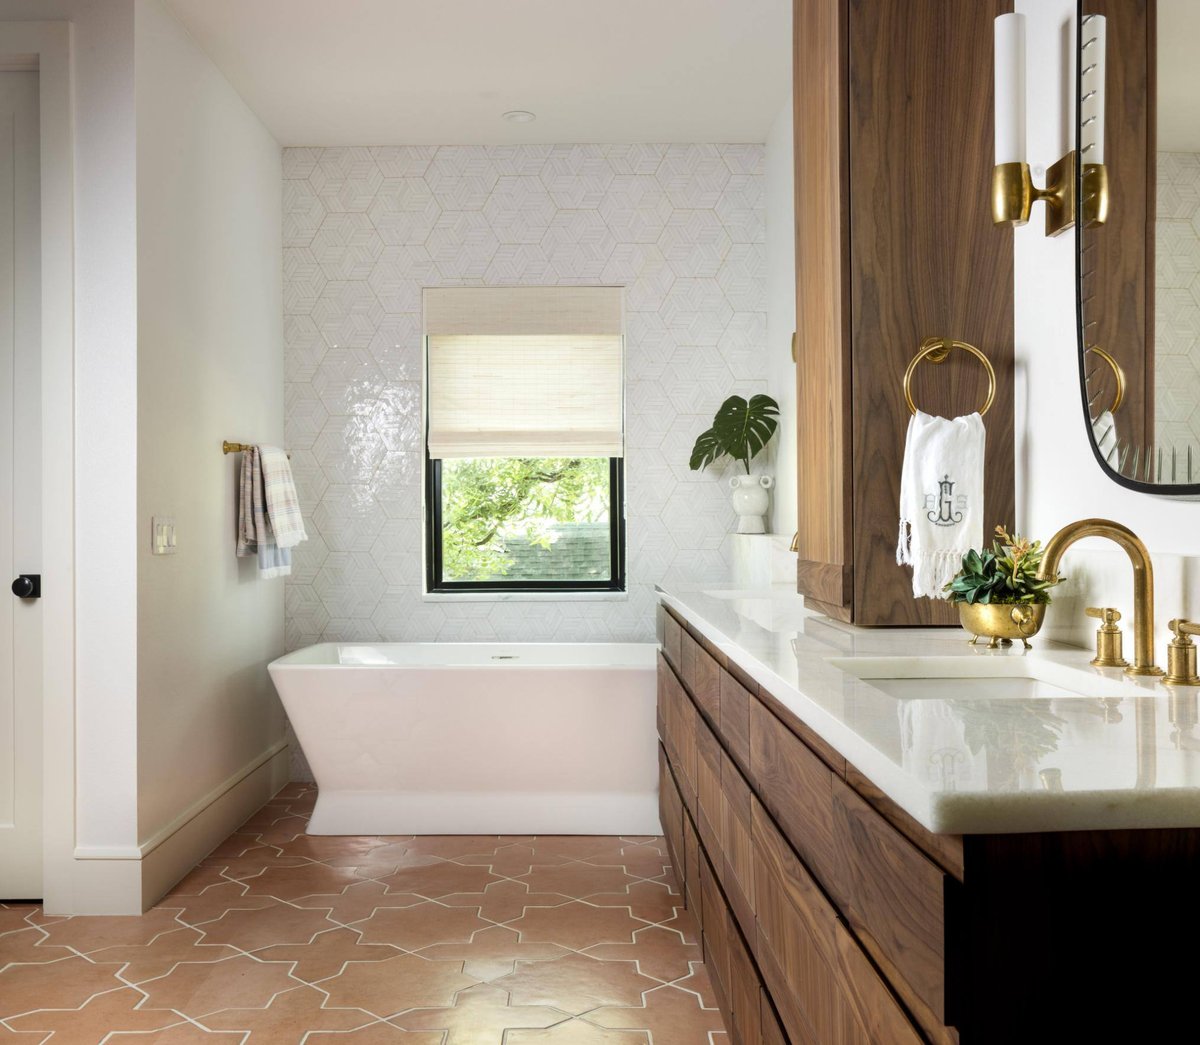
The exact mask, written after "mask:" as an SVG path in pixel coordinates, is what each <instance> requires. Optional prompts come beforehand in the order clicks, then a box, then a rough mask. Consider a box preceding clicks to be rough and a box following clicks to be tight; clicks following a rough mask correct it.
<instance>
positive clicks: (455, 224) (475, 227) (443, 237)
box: [425, 210, 500, 280]
mask: <svg viewBox="0 0 1200 1045" xmlns="http://www.w3.org/2000/svg"><path fill="white" fill-rule="evenodd" d="M499 243H500V241H499V239H498V238H497V235H496V233H495V231H494V230H493V229H492V226H491V224H490V222H489V221H488V219H487V217H486V216H485V215H484V214H483V213H482V212H480V211H477V210H444V211H442V214H441V216H440V217H439V218H438V220H437V224H436V225H434V227H433V231H432V232H430V233H429V237H428V239H426V241H425V246H426V248H427V249H428V251H429V256H430V257H431V258H433V262H434V264H435V265H437V268H438V272H439V273H441V277H442V279H443V280H449V279H460V280H469V279H482V278H483V275H484V273H485V272H487V269H488V265H489V264H491V261H492V255H493V254H495V253H496V247H497V246H499Z"/></svg>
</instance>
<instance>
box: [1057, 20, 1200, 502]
mask: <svg viewBox="0 0 1200 1045" xmlns="http://www.w3.org/2000/svg"><path fill="white" fill-rule="evenodd" d="M1076 39H1077V42H1078V47H1079V51H1078V65H1077V81H1078V95H1077V105H1076V112H1077V113H1078V149H1079V156H1080V163H1079V165H1078V170H1077V178H1078V190H1079V194H1078V197H1077V198H1078V199H1079V200H1080V201H1081V205H1080V206H1079V207H1078V208H1077V214H1076V229H1077V233H1078V238H1077V242H1078V248H1079V254H1078V288H1079V331H1080V370H1081V377H1082V385H1083V399H1084V408H1085V410H1086V420H1087V423H1088V425H1089V429H1090V434H1091V438H1092V446H1093V449H1094V450H1095V453H1096V457H1097V459H1098V460H1099V461H1100V463H1101V466H1102V467H1103V468H1104V470H1105V471H1106V472H1107V473H1108V475H1109V476H1110V477H1111V478H1113V479H1114V480H1115V481H1116V482H1118V483H1120V484H1121V485H1122V486H1126V487H1129V488H1131V489H1135V490H1142V491H1145V492H1148V493H1157V494H1171V495H1177V496H1179V495H1182V496H1200V63H1198V62H1197V61H1196V57H1195V44H1196V42H1197V41H1200V2H1197V0H1081V2H1080V4H1079V18H1078V23H1077V37H1076Z"/></svg>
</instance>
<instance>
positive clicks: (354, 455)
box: [312, 415, 387, 532]
mask: <svg viewBox="0 0 1200 1045" xmlns="http://www.w3.org/2000/svg"><path fill="white" fill-rule="evenodd" d="M312 452H313V456H314V457H316V459H317V462H318V463H319V464H320V465H321V471H323V472H324V473H325V477H326V478H327V479H328V480H329V482H330V484H331V485H332V484H334V483H337V484H339V485H340V484H344V483H369V482H371V480H372V478H373V477H374V475H375V470H376V469H377V468H378V467H379V465H380V463H381V462H382V461H383V459H384V456H385V455H386V454H387V448H386V447H385V446H384V445H383V437H382V436H381V435H380V434H379V433H378V432H376V431H373V430H372V428H371V426H370V424H369V423H368V422H367V420H366V419H364V418H363V417H361V416H355V415H351V416H350V417H331V418H330V419H329V420H328V421H326V422H325V427H324V428H322V429H321V433H320V435H318V436H317V438H316V441H315V442H314V443H313V446H312ZM327 496H329V489H328V488H326V490H325V495H324V496H323V497H322V500H324V499H325V497H327ZM322 532H324V529H323V528H322Z"/></svg>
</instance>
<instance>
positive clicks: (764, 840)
mask: <svg viewBox="0 0 1200 1045" xmlns="http://www.w3.org/2000/svg"><path fill="white" fill-rule="evenodd" d="M751 817H752V821H753V841H754V851H755V857H756V866H755V887H754V895H755V906H756V910H757V946H756V952H755V953H756V956H757V957H758V960H759V966H760V968H761V969H762V971H763V975H764V978H765V979H766V981H767V984H766V985H767V988H768V990H769V991H770V994H771V997H772V999H773V1000H774V1001H775V1003H776V1005H778V1006H779V1015H780V1019H781V1021H782V1022H783V1024H784V1027H785V1028H786V1030H787V1034H788V1037H789V1038H790V1039H791V1040H792V1041H793V1042H819V1043H838V1045H840V1043H843V1042H846V1043H851V1042H852V1043H856V1045H857V1043H862V1045H868V1043H869V1045H917V1043H918V1042H920V1041H921V1037H920V1035H919V1034H918V1033H917V1031H916V1029H915V1028H914V1027H913V1025H912V1024H911V1023H910V1022H909V1020H908V1017H907V1016H906V1015H905V1013H904V1010H903V1008H902V1007H901V1006H900V1003H899V1002H898V1001H897V1000H896V998H895V997H894V996H893V995H892V993H891V991H890V990H889V989H888V987H887V985H886V984H885V983H884V981H883V980H882V979H881V978H880V977H879V975H878V973H876V972H875V969H874V967H873V966H872V965H871V963H870V961H869V960H868V959H867V957H866V956H865V955H864V954H863V953H862V951H861V950H860V948H859V947H858V944H857V943H856V942H855V940H854V937H853V936H852V935H851V934H850V933H849V931H848V930H847V929H846V927H845V926H844V925H843V924H842V922H841V920H840V919H839V918H838V915H837V911H836V910H835V909H834V907H833V905H832V904H831V903H830V902H829V901H828V899H826V897H825V895H824V894H823V893H822V892H821V890H820V888H819V887H818V885H817V883H816V881H815V880H814V879H813V877H812V876H811V875H810V874H809V873H808V871H807V870H806V869H805V867H804V865H803V864H802V863H801V862H800V861H799V860H798V859H796V856H795V854H794V853H793V852H792V850H791V847H790V846H789V845H788V843H787V841H786V840H785V839H784V838H783V836H782V835H781V834H780V833H779V831H778V830H777V829H776V827H775V825H774V823H772V821H771V818H770V817H769V816H768V815H767V813H766V811H765V810H764V808H763V806H762V805H761V804H760V803H759V802H758V800H757V799H754V800H753V803H752V807H751Z"/></svg>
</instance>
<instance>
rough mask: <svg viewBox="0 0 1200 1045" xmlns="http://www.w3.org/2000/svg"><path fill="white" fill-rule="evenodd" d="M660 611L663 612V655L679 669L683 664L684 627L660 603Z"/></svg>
mask: <svg viewBox="0 0 1200 1045" xmlns="http://www.w3.org/2000/svg"><path fill="white" fill-rule="evenodd" d="M658 611H659V613H661V614H662V632H663V638H662V647H663V656H665V657H666V658H667V660H668V661H669V662H670V663H671V665H673V666H674V668H675V670H676V671H678V670H680V668H681V667H682V666H683V656H682V654H683V627H682V625H680V623H679V621H677V620H676V619H675V618H674V617H672V616H671V612H670V611H669V610H668V609H667V608H666V607H664V606H662V605H661V604H660V605H659V610H658Z"/></svg>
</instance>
